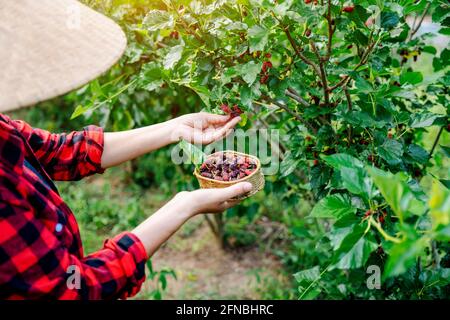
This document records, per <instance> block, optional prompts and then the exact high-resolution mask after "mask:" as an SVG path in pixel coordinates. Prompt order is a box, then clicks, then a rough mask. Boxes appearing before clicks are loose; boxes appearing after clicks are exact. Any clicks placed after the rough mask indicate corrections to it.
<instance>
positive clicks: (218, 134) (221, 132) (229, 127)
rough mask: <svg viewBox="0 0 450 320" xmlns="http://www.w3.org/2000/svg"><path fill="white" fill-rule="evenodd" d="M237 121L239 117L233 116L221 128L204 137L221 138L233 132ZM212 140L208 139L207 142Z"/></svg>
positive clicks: (239, 119)
mask: <svg viewBox="0 0 450 320" xmlns="http://www.w3.org/2000/svg"><path fill="white" fill-rule="evenodd" d="M239 121H241V118H240V117H236V118H233V119H232V120H231V121H229V122H228V123H227V124H226V125H225V126H223V127H222V128H220V129H218V130H215V131H213V134H212V135H211V136H209V135H208V136H207V137H205V138H207V139H211V140H212V141H217V140H220V139H223V138H225V137H227V136H228V135H229V134H230V133H232V132H233V128H234V126H236V124H237V123H238V122H239ZM212 141H209V142H208V143H210V142H212Z"/></svg>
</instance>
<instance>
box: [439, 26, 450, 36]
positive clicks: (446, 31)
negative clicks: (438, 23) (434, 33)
mask: <svg viewBox="0 0 450 320" xmlns="http://www.w3.org/2000/svg"><path fill="white" fill-rule="evenodd" d="M439 33H440V34H443V35H446V36H450V28H449V27H444V28H441V29H440V30H439Z"/></svg>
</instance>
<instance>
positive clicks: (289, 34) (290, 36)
mask: <svg viewBox="0 0 450 320" xmlns="http://www.w3.org/2000/svg"><path fill="white" fill-rule="evenodd" d="M283 30H284V33H286V36H287V38H288V40H289V43H290V44H291V46H292V48H294V51H295V53H296V54H297V56H298V57H299V58H300V59H301V60H302V61H303V62H304V63H306V64H308V65H310V66H311V67H312V68H313V69H314V71H315V72H316V74H317V75H319V76H320V70H319V67H318V66H317V65H316V64H315V63H314V62H312V61H311V60H309V59H308V58H307V57H305V56H304V55H303V54H302V52H301V51H300V48H299V47H298V46H297V44H296V43H295V40H294V39H293V38H292V35H291V32H290V31H289V27H283Z"/></svg>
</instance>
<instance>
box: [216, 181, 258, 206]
mask: <svg viewBox="0 0 450 320" xmlns="http://www.w3.org/2000/svg"><path fill="white" fill-rule="evenodd" d="M252 188H253V185H252V184H251V183H250V182H239V183H236V184H234V185H232V186H230V187H227V188H224V189H222V192H221V194H220V196H221V198H222V200H223V201H226V200H229V199H231V198H234V197H237V196H240V195H243V194H245V193H247V192H249V191H251V190H252Z"/></svg>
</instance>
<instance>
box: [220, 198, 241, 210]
mask: <svg viewBox="0 0 450 320" xmlns="http://www.w3.org/2000/svg"><path fill="white" fill-rule="evenodd" d="M241 202H242V201H241V200H228V201H225V202H223V204H222V206H223V208H224V210H227V209H229V208H231V207H234V206H237V205H238V204H239V203H241Z"/></svg>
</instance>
